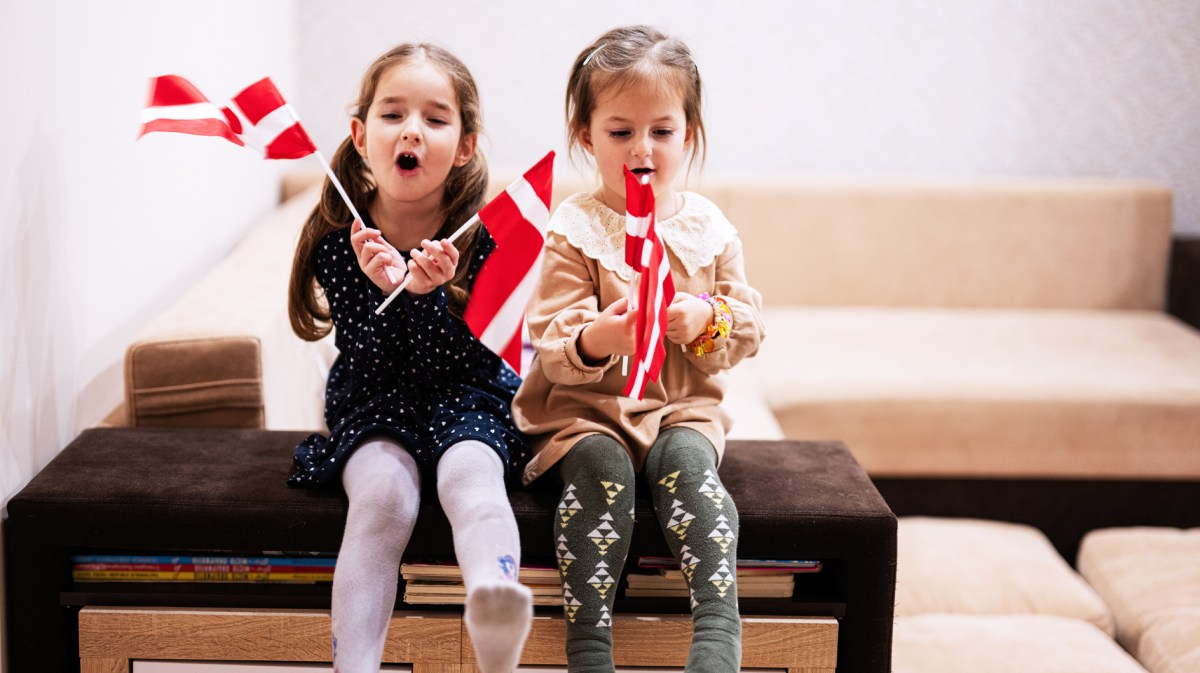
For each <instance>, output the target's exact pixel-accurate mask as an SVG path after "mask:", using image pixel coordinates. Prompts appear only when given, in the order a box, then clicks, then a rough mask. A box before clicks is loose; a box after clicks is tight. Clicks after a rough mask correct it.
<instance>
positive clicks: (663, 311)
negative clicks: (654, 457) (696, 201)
mask: <svg viewBox="0 0 1200 673" xmlns="http://www.w3.org/2000/svg"><path fill="white" fill-rule="evenodd" d="M625 204H626V206H625V209H626V213H625V222H626V241H627V243H626V245H628V240H629V225H628V222H629V220H630V218H633V217H638V218H645V220H646V229H645V236H644V237H641V238H642V240H641V241H640V246H639V247H640V250H639V251H638V252H639V253H640V254H639V257H640V259H637V260H635V262H636V263H635V264H631V265H630V266H632V267H633V268H634V269H635V270H637V271H640V272H641V273H643V274H644V277H643V278H642V280H641V283H640V284H639V286H638V304H637V308H636V309H635V310H636V311H637V327H636V328H635V329H636V332H637V347H636V349H635V350H634V353H633V371H631V372H630V374H629V381H628V382H627V383H626V384H625V391H624V394H625V395H626V396H627V397H634V398H637V399H639V400H640V399H642V395H643V393H644V392H645V390H646V383H647V381H657V380H658V375H659V373H660V372H661V371H662V366H663V362H664V361H666V359H667V349H666V346H665V345H664V344H663V335H664V334H665V333H666V330H667V306H669V305H670V303H671V300H672V299H674V298H675V281H673V280H672V279H671V262H670V260H669V259H668V258H667V249H666V247H665V246H664V245H663V242H662V239H660V238H659V237H658V232H657V231H656V230H655V221H654V190H653V189H652V188H651V187H650V185H649V184H642V183H641V182H639V181H638V180H637V179H636V178H634V177H633V173H631V172H629V169H625ZM629 204H636V205H637V206H638V207H639V208H640V210H639V211H638V213H635V212H634V211H633V210H632V208H631V206H630V205H629ZM626 254H627V255H628V253H626Z"/></svg>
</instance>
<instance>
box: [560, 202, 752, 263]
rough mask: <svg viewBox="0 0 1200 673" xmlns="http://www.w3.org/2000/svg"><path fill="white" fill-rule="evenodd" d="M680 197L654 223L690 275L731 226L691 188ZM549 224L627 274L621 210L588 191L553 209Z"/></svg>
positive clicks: (709, 259)
mask: <svg viewBox="0 0 1200 673" xmlns="http://www.w3.org/2000/svg"><path fill="white" fill-rule="evenodd" d="M680 195H681V196H682V197H683V207H682V208H680V209H679V212H677V213H675V214H674V215H672V216H671V217H669V218H667V219H665V220H663V221H661V222H658V223H657V224H656V225H655V226H656V227H657V230H658V233H659V236H662V239H663V242H665V243H666V245H667V247H668V248H670V249H671V252H673V253H675V256H676V257H678V258H679V261H680V262H682V263H683V268H684V269H685V270H687V274H688V275H689V276H692V275H695V273H696V271H698V270H700V269H701V268H703V267H706V266H708V265H709V264H712V263H713V260H714V259H716V258H717V256H718V255H720V254H721V251H723V250H724V249H725V246H727V245H729V243H730V242H731V241H733V239H734V238H735V237H736V236H737V230H736V229H734V228H733V225H732V224H730V223H729V220H727V219H725V215H724V213H722V212H721V210H720V209H719V208H717V206H716V205H715V204H714V203H713V202H712V201H709V200H708V199H706V198H704V197H703V196H700V195H699V194H696V193H695V192H681V193H680ZM549 228H550V231H553V232H555V233H557V234H561V235H562V236H565V237H566V239H567V240H568V241H570V242H571V245H574V246H575V247H577V248H579V249H580V250H581V251H583V254H584V255H587V256H588V257H590V258H592V259H594V260H596V261H598V262H600V265H601V266H603V267H604V268H606V269H608V270H609V271H612V272H614V273H616V274H617V275H618V276H620V277H621V278H623V279H624V280H629V279H630V278H632V277H633V269H631V268H630V267H629V265H628V264H626V263H625V213H618V212H616V211H614V210H613V209H612V208H609V207H608V206H606V205H604V204H603V203H601V202H600V201H599V200H597V199H596V198H595V197H593V196H592V195H591V194H587V193H580V194H574V195H572V196H570V197H568V198H567V199H566V200H565V201H563V202H562V203H561V204H559V206H558V208H556V209H555V211H554V216H553V217H551V218H550V226H549Z"/></svg>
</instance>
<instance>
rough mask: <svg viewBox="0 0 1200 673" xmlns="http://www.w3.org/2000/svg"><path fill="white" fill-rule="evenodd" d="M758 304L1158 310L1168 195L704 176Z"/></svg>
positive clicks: (1037, 185) (1128, 189) (1038, 185)
mask: <svg viewBox="0 0 1200 673" xmlns="http://www.w3.org/2000/svg"><path fill="white" fill-rule="evenodd" d="M711 185H712V188H709V187H707V186H701V187H699V188H698V189H697V191H699V192H700V193H702V194H704V195H706V196H708V197H709V198H710V199H712V200H713V202H715V203H716V204H717V205H719V206H720V207H721V208H722V209H723V210H724V211H725V214H726V215H727V216H728V217H729V221H730V222H732V223H733V224H734V226H736V227H737V228H738V231H739V233H740V234H741V238H742V242H743V243H744V244H745V249H746V268H747V273H748V275H749V278H750V282H751V283H752V284H753V285H754V286H755V287H756V288H758V289H759V290H760V291H761V292H762V293H763V302H764V304H766V305H767V306H783V305H795V306H811V305H819V306H893V307H899V306H908V307H919V306H925V307H934V306H944V307H956V308H970V307H977V308H1005V307H1008V308H1018V307H1019V308H1099V309H1161V308H1162V305H1163V294H1164V285H1165V284H1164V283H1163V279H1164V278H1166V273H1167V262H1168V257H1169V254H1170V249H1171V192H1170V190H1169V189H1167V188H1166V187H1164V186H1161V185H1155V184H1150V183H1146V182H1137V181H1129V180H1079V179H1060V180H1055V179H1045V178H1040V179H1035V180H1016V181H1009V182H1000V181H990V182H989V181H985V180H975V181H959V182H953V181H945V182H942V183H932V182H925V183H921V182H916V181H907V182H906V181H903V180H899V181H898V180H890V181H888V182H882V183H881V182H868V181H844V182H840V183H839V182H834V181H825V182H822V181H816V180H797V179H795V178H788V177H777V178H774V179H766V180H756V181H753V182H750V181H748V180H744V179H743V180H740V181H739V180H721V181H712V182H711Z"/></svg>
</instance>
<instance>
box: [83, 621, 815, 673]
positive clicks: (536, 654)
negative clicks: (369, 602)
mask: <svg viewBox="0 0 1200 673" xmlns="http://www.w3.org/2000/svg"><path fill="white" fill-rule="evenodd" d="M329 633H330V617H329V612H328V611H327V610H261V609H228V608H227V609H215V608H195V609H185V608H137V607H98V606H89V607H85V608H83V609H82V610H80V611H79V657H80V670H81V672H82V673H129V670H130V661H131V660H133V659H163V660H194V661H296V662H312V661H329V657H330V652H329V637H328V636H329ZM565 634H566V627H565V622H564V621H563V618H562V617H561V616H559V617H549V616H540V615H539V616H537V617H535V618H534V621H533V627H532V629H531V632H530V635H529V639H528V640H527V641H526V644H525V649H524V651H523V653H522V657H521V663H522V664H527V665H565V664H566V651H565V646H564V642H563V641H564V638H565ZM691 634H692V625H691V618H690V617H689V616H687V615H617V616H616V617H614V618H613V642H614V646H613V657H614V660H615V661H616V664H617V665H618V666H683V665H684V663H685V662H686V660H687V652H688V645H689V643H690V642H691ZM837 643H838V622H837V620H836V619H833V618H831V617H760V616H744V617H743V618H742V665H743V666H744V667H746V668H777V669H779V668H783V669H789V671H791V673H800V672H801V671H803V672H804V673H833V671H834V669H835V668H836V665H837ZM383 661H384V663H409V664H413V670H414V673H473V672H474V671H476V670H477V669H476V667H475V657H474V649H473V648H472V647H471V644H470V637H469V635H468V634H467V631H466V627H465V625H464V624H463V622H462V619H461V615H460V614H459V613H454V612H397V613H395V614H394V615H393V616H392V622H391V625H390V626H389V628H388V638H387V643H386V645H385V646H384V653H383Z"/></svg>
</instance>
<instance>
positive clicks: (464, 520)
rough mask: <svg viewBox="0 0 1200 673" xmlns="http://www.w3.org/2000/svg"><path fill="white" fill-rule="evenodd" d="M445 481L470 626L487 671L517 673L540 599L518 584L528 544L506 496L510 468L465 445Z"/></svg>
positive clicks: (441, 483)
mask: <svg viewBox="0 0 1200 673" xmlns="http://www.w3.org/2000/svg"><path fill="white" fill-rule="evenodd" d="M437 479H438V482H437V485H438V499H439V500H440V501H441V503H442V509H443V510H444V511H445V512H446V518H448V519H450V525H451V527H452V528H453V529H454V554H455V556H456V557H457V558H458V565H459V567H460V568H461V569H462V574H463V582H464V583H465V584H466V586H467V602H466V610H465V613H464V615H463V618H464V620H465V621H466V623H467V631H468V632H469V633H470V634H471V642H472V643H473V644H474V646H475V658H476V659H477V660H478V662H479V669H480V671H482V673H511V671H512V670H513V669H514V668H516V666H517V660H518V659H519V658H520V656H521V648H522V647H523V646H524V644H525V636H527V635H528V634H529V624H530V621H531V620H532V619H533V597H532V594H531V593H530V591H529V589H528V588H527V587H525V586H523V585H521V584H519V583H518V582H517V568H518V567H519V566H520V563H521V541H520V538H519V537H518V534H517V520H516V518H515V517H514V516H513V512H512V507H511V506H510V505H509V503H508V494H507V492H506V491H505V488H504V464H503V463H502V462H501V461H500V456H498V455H496V452H495V451H493V450H492V448H491V447H489V446H488V445H486V444H484V443H482V442H476V441H465V442H460V443H458V444H455V445H454V446H452V447H450V448H449V449H447V450H446V453H445V454H443V455H442V457H441V460H439V461H438V467H437Z"/></svg>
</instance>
